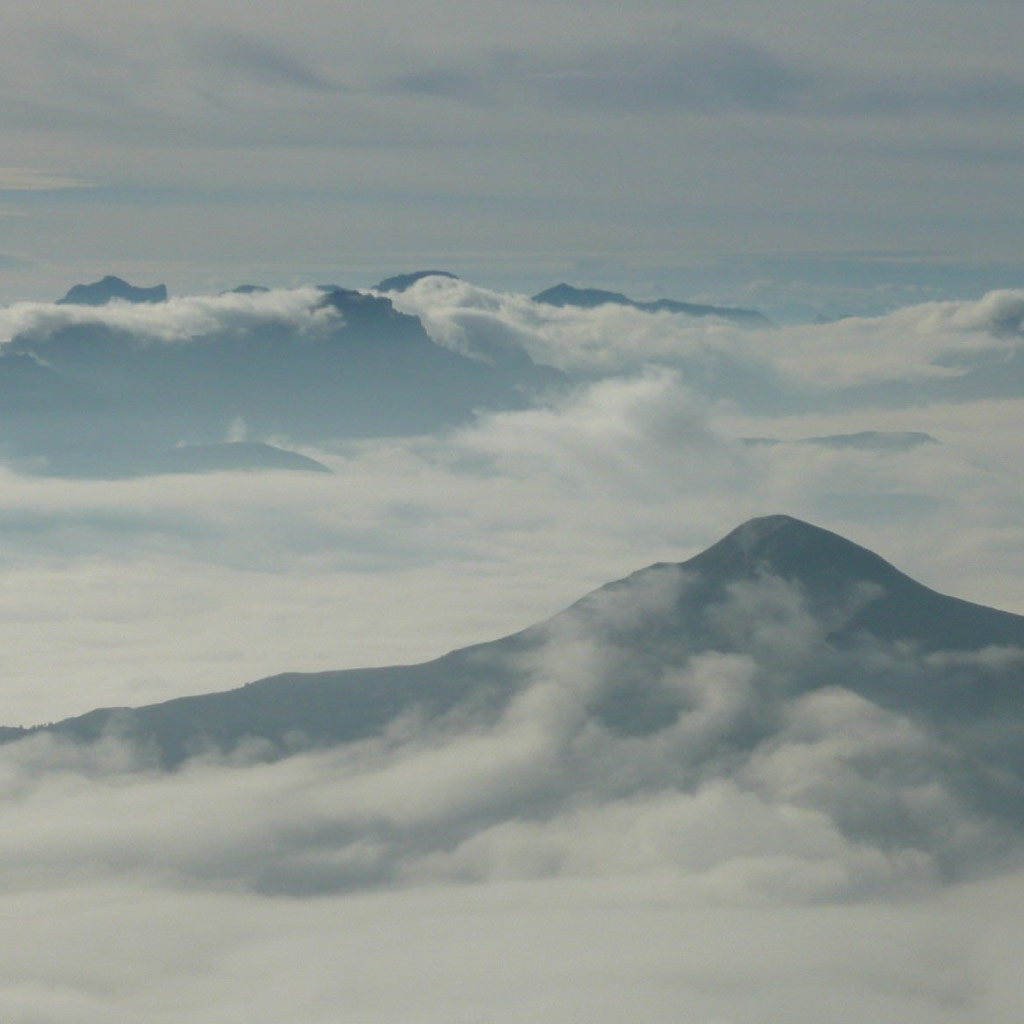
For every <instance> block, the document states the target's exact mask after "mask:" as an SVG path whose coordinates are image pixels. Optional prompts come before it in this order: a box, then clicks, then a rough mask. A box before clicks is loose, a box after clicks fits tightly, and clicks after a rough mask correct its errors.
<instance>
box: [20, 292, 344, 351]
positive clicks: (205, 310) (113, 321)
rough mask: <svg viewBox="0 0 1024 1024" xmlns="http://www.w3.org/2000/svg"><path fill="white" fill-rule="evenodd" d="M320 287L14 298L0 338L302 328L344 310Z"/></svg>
mask: <svg viewBox="0 0 1024 1024" xmlns="http://www.w3.org/2000/svg"><path fill="white" fill-rule="evenodd" d="M322 299H323V293H322V292H321V291H320V290H319V289H318V288H315V287H311V286H310V287H303V288H292V289H287V288H279V289H272V290H270V291H266V292H253V293H245V294H243V293H238V292H228V293H226V294H223V295H190V296H182V297H180V298H171V299H168V300H167V301H166V302H159V303H130V302H119V301H116V300H115V301H113V302H110V303H108V304H107V305H105V306H79V305H56V304H54V303H48V302H15V303H13V304H12V305H10V306H3V307H0V341H2V342H9V341H10V340H11V339H12V338H14V337H16V336H17V335H19V334H28V335H36V336H42V337H46V336H48V335H51V334H53V333H55V332H56V331H59V330H61V329H63V328H69V327H77V326H92V325H95V326H99V327H104V328H107V329H110V330H114V331H118V332H121V333H122V334H123V335H124V336H125V337H126V338H131V339H136V340H137V341H138V342H139V343H140V344H147V343H152V342H155V341H162V342H181V341H188V340H191V339H194V338H201V337H207V336H210V335H224V334H231V333H234V332H237V331H244V330H251V329H253V328H259V327H266V326H284V327H288V328H290V329H291V330H293V331H295V332H296V333H297V334H298V335H299V336H301V335H302V334H307V333H308V334H314V333H315V332H316V331H317V330H319V329H321V328H323V327H325V326H327V325H330V324H332V323H333V324H336V323H337V322H338V318H339V316H340V314H339V313H338V310H336V309H334V308H333V307H331V306H325V305H324V304H323V302H322Z"/></svg>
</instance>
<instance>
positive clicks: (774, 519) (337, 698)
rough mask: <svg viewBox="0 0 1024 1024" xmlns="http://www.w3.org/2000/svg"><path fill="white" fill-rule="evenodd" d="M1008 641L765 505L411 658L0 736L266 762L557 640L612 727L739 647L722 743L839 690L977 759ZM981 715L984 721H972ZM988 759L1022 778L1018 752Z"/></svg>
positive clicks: (743, 744) (529, 672)
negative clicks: (561, 601)
mask: <svg viewBox="0 0 1024 1024" xmlns="http://www.w3.org/2000/svg"><path fill="white" fill-rule="evenodd" d="M1022 650H1024V617H1021V616H1016V615H1011V614H1009V613H1006V612H1001V611H997V610H994V609H990V608H985V607H982V606H979V605H975V604H971V603H969V602H966V601H961V600H959V599H956V598H952V597H946V596H943V595H941V594H938V593H936V592H935V591H932V590H929V589H928V588H926V587H924V586H922V585H921V584H919V583H916V582H915V581H913V580H912V579H910V578H909V577H907V576H905V575H904V574H903V573H901V572H899V571H898V570H897V569H895V568H894V567H893V566H891V565H890V564H889V563H888V562H886V561H884V560H883V559H882V558H880V557H878V556H877V555H875V554H873V553H872V552H870V551H868V550H866V549H865V548H862V547H859V546H858V545H856V544H853V543H851V542H849V541H847V540H844V539H843V538H841V537H839V536H837V535H836V534H834V533H830V532H829V531H827V530H823V529H820V528H818V527H815V526H811V525H809V524H807V523H803V522H801V521H799V520H796V519H792V518H790V517H787V516H768V517H764V518H761V519H755V520H751V521H749V522H747V523H745V524H743V525H742V526H740V527H739V528H737V529H736V530H734V531H732V532H731V533H730V534H729V535H728V536H726V537H725V538H723V539H722V540H721V541H719V542H718V543H716V544H714V545H713V546H712V547H710V548H708V549H707V550H706V551H704V552H702V553H701V554H699V555H697V556H696V557H694V558H692V559H690V560H689V561H687V562H683V563H681V564H657V565H653V566H650V567H648V568H647V569H644V570H641V571H639V572H637V573H634V574H633V575H632V576H629V577H627V578H625V579H623V580H619V581H616V582H614V583H611V584H608V585H606V586H605V587H602V588H600V589H599V590H597V591H595V592H593V593H592V594H590V595H588V596H586V597H585V598H583V599H582V600H581V601H579V602H577V603H576V604H575V605H573V606H572V607H571V608H569V609H567V610H566V611H564V612H562V613H560V614H559V615H556V616H555V617H554V618H552V619H550V620H549V621H547V622H545V623H541V624H539V625H536V626H533V627H530V628H529V629H526V630H524V631H522V632H521V633H517V634H514V635H512V636H509V637H505V638H503V639H501V640H497V641H494V642H491V643H485V644H480V645H477V646H475V647H470V648H465V649H462V650H458V651H454V652H452V653H451V654H448V655H446V656H444V657H443V658H440V659H437V660H435V661H432V662H428V663H426V664H421V665H412V666H398V667H393V668H381V669H354V670H347V671H339V672H321V673H314V674H288V675H283V676H275V677H272V678H269V679H264V680H260V681H259V682H255V683H251V684H249V685H247V686H245V687H242V688H241V689H237V690H232V691H227V692H224V693H216V694H208V695H204V696H196V697H188V698H182V699H178V700H171V701H168V702H166V703H163V704H158V705H150V706H147V707H142V708H137V709H127V708H120V709H99V710H96V711H93V712H90V713H89V714H86V715H83V716H79V717H76V718H71V719H67V720H65V721H62V722H58V723H56V724H54V725H50V726H45V727H41V728H37V729H35V730H25V731H20V732H17V733H11V734H8V735H7V736H6V738H8V739H10V738H16V737H17V736H23V735H26V734H28V733H30V732H39V731H48V732H51V733H53V734H55V735H60V736H65V737H69V738H72V739H75V740H80V741H87V742H91V741H95V740H97V739H99V738H101V737H102V736H104V735H105V734H107V733H110V732H111V731H113V732H114V733H115V734H116V735H118V736H121V737H124V738H129V739H131V740H133V741H135V742H137V743H139V744H140V745H141V746H143V747H144V748H148V749H149V750H150V751H152V752H154V753H155V754H156V756H157V757H158V760H159V761H160V762H161V763H162V764H164V765H165V766H173V765H176V764H179V763H181V761H183V760H184V759H186V758H187V757H189V756H191V755H193V754H197V753H201V752H203V751H206V750H211V749H212V750H219V751H231V750H233V749H235V748H236V747H238V745H239V744H242V743H244V742H246V741H247V740H258V741H259V742H260V743H261V744H263V749H262V756H265V757H270V758H278V757H282V756H287V755H288V754H289V753H291V752H293V751H295V750H299V749H305V748H309V747H322V746H329V745H332V744H338V743H348V742H352V741H355V740H359V739H364V738H366V737H369V736H374V735H381V734H383V733H384V732H385V731H386V730H387V729H388V728H389V727H391V726H393V725H394V723H395V722H396V721H398V720H399V719H402V718H404V719H407V720H413V719H415V720H418V721H421V722H423V723H432V727H437V726H438V723H442V722H448V723H449V724H451V723H460V726H459V727H466V726H467V725H469V724H472V723H475V726H474V727H479V726H480V725H481V724H482V723H493V722H494V721H495V720H496V719H497V718H498V717H500V716H501V715H502V714H503V713H504V711H505V710H506V709H507V707H508V706H509V705H510V703H511V702H512V701H514V700H515V699H517V697H518V696H520V695H521V694H522V693H524V692H525V691H526V690H528V689H529V688H530V687H531V686H533V685H535V684H536V683H537V681H538V679H542V680H547V679H548V677H549V676H550V677H551V678H555V677H558V676H559V674H560V673H561V674H564V671H563V668H558V669H557V670H554V669H551V668H550V667H549V665H551V664H556V665H557V664H560V660H559V659H562V658H563V656H564V654H565V652H567V651H569V652H574V653H573V657H577V658H578V660H579V665H578V666H577V667H576V668H574V669H573V670H572V672H570V673H569V675H570V676H572V678H571V679H569V681H568V682H566V683H565V685H567V686H571V687H582V688H584V689H585V690H586V692H587V694H588V696H587V698H586V701H585V707H586V714H587V715H588V716H590V718H591V719H592V721H593V722H594V723H595V725H596V726H598V727H600V728H601V729H604V730H608V731H610V732H611V733H614V734H616V735H621V736H637V737H643V736H650V735H655V734H657V733H659V732H661V731H663V730H666V729H670V728H672V727H673V726H674V725H675V724H676V723H677V722H678V721H679V720H680V717H681V716H684V715H685V714H686V713H687V711H688V708H689V707H690V702H691V701H692V694H688V693H687V691H686V688H685V687H680V686H679V685H678V683H677V682H675V681H674V680H676V678H677V677H678V676H679V675H680V674H685V673H687V672H690V671H691V670H692V669H693V666H694V665H697V664H699V663H700V662H701V659H706V658H708V657H711V656H713V657H715V658H726V659H729V658H732V659H736V658H741V659H745V663H749V665H750V666H751V671H752V672H753V673H754V675H755V676H756V678H757V680H758V682H757V686H758V688H759V689H758V691H757V694H756V697H757V700H756V702H755V703H754V704H752V706H751V708H750V709H748V713H747V714H746V715H745V717H743V718H742V719H738V720H737V721H736V722H735V723H734V725H733V728H732V730H731V734H730V736H729V737H728V740H727V742H728V744H731V745H733V746H735V747H736V748H737V749H753V748H754V747H756V746H757V745H758V744H759V743H761V742H763V741H764V740H765V739H766V738H767V737H769V736H770V735H771V733H772V730H773V729H775V728H777V727H778V722H779V720H780V716H781V715H783V714H784V711H785V707H786V706H787V702H791V701H793V700H796V699H798V698H799V697H800V696H801V695H804V694H808V693H813V692H815V691H816V690H820V689H822V688H827V687H833V686H841V687H842V688H843V689H844V690H846V691H848V692H850V693H851V694H855V695H857V697H858V698H859V699H862V700H866V701H870V702H871V703H872V704H874V705H876V706H878V707H880V708H885V709H888V710H890V711H893V712H896V713H899V714H901V715H906V716H909V717H910V718H911V719H913V720H914V721H916V722H918V723H921V724H922V726H923V727H926V728H928V729H930V730H933V731H936V734H942V735H943V736H945V737H947V738H950V739H951V742H955V743H961V741H962V742H963V743H964V744H966V745H967V746H968V747H970V751H971V756H977V757H982V758H984V757H987V756H989V755H990V754H991V755H992V756H996V754H997V753H998V751H997V750H996V748H999V750H1002V748H1003V745H1005V744H1008V743H1010V739H1008V738H1007V737H1009V736H1010V735H1011V734H1012V736H1016V735H1017V733H1018V732H1019V727H1020V722H1021V716H1022V713H1024V685H1022V669H1024V660H1022V658H1021V656H1020V651H1022ZM552 673H553V675H552ZM560 685H561V684H560ZM989 719H991V720H993V721H996V720H998V721H999V722H1000V723H1001V724H1000V725H999V727H998V728H996V729H993V730H989V732H988V733H986V731H985V730H984V729H983V728H981V725H982V724H983V723H984V722H986V721H988V720H989ZM453 727H454V726H453ZM1007 730H1009V732H1007ZM1000 737H1002V738H1000ZM3 738H5V737H4V736H3V734H0V739H3ZM965 749H966V747H965ZM1004 753H1005V752H1004ZM998 756H1004V754H999V755H998ZM1006 756H1009V757H1010V758H1011V761H1013V763H1012V764H1011V770H1012V773H1014V775H1015V777H1017V776H1018V775H1020V776H1024V768H1022V766H1021V765H1019V764H1018V762H1020V754H1019V753H1012V752H1010V753H1009V754H1006ZM1013 759H1015V760H1013ZM1004 767H1005V765H1004Z"/></svg>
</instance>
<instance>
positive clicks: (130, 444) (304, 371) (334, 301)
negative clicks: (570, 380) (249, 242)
mask: <svg viewBox="0 0 1024 1024" xmlns="http://www.w3.org/2000/svg"><path fill="white" fill-rule="evenodd" d="M319 301H320V303H321V305H322V307H323V308H324V309H325V310H331V311H333V312H334V313H335V314H336V315H335V316H334V317H332V318H328V319H326V320H325V321H324V323H323V324H322V325H321V328H320V329H319V330H318V331H316V332H314V333H308V332H301V331H299V330H298V328H296V327H294V326H293V325H291V324H290V323H289V322H285V321H281V320H279V319H275V318H273V317H271V316H266V317H262V318H260V317H257V318H250V319H244V318H238V320H237V322H235V321H230V322H228V323H227V325H226V326H224V327H222V328H219V329H218V330H217V332H215V333H210V334H205V335H202V336H198V337H194V338H189V339H185V340H181V341H174V342H162V341H155V340H153V339H150V338H146V337H141V338H140V337H137V336H135V335H133V334H132V333H131V332H130V331H128V330H126V329H123V328H119V327H116V326H113V325H111V324H109V323H106V322H104V321H103V320H102V319H99V320H96V321H92V322H68V323H64V324H62V325H60V326H57V327H56V328H51V327H49V326H46V327H40V328H38V329H35V330H28V331H24V332H22V333H21V334H19V335H16V336H15V337H14V338H13V339H12V340H11V341H10V343H9V344H8V345H7V346H5V348H4V351H3V353H2V354H0V397H4V396H9V398H10V401H9V402H6V403H4V404H3V405H0V436H2V437H3V440H4V443H5V447H6V451H7V452H8V454H10V455H12V456H13V457H15V458H21V459H26V458H27V459H35V460H37V461H38V462H39V464H40V465H42V466H44V467H45V471H47V472H50V473H55V474H65V475H86V476H103V475H111V474H113V475H120V474H122V473H125V472H129V473H135V472H139V471H140V469H139V467H145V466H146V465H150V464H152V465H157V464H158V463H159V462H160V460H161V459H163V458H164V454H163V453H166V452H167V451H168V450H169V449H173V448H175V447H176V446H179V445H181V444H183V443H184V444H189V445H210V444H215V443H218V442H220V441H221V440H222V439H223V438H224V436H225V434H226V432H227V429H228V427H229V425H230V424H231V423H233V422H234V421H235V420H237V419H241V420H243V421H244V422H245V424H246V426H247V429H248V436H250V437H253V438H256V439H259V438H266V437H271V436H274V437H286V438H288V439H290V440H291V441H293V442H294V443H298V444H301V443H303V442H306V443H311V442H321V441H328V440H333V439H336V438H353V437H375V436H388V435H409V434H419V433H430V432H435V431H438V430H443V429H446V428H449V427H452V426H455V425H457V424H459V423H462V422H465V421H466V420H468V419H469V418H471V417H472V416H473V414H474V413H475V412H476V410H478V409H485V408H489V409H508V408H517V407H522V406H524V405H527V404H529V403H530V401H531V400H532V398H533V397H534V395H535V394H536V393H537V391H538V389H541V388H548V387H551V386H553V385H557V384H559V383H560V382H561V381H562V375H561V374H560V373H559V372H558V371H556V370H551V369H550V368H546V367H538V366H537V365H536V364H534V363H533V362H532V361H531V360H530V359H529V357H528V356H526V354H525V353H523V352H519V353H515V354H514V355H515V358H512V357H509V358H505V359H502V360H498V359H490V360H488V359H483V358H469V357H468V356H466V355H462V354H460V353H457V352H454V351H452V350H451V349H449V348H446V347H444V346H442V345H438V344H436V343H435V342H434V341H432V340H431V338H430V337H429V336H428V335H427V333H426V331H425V330H424V329H423V325H422V324H421V323H420V321H419V319H418V318H417V317H415V316H410V315H408V314H405V313H400V312H398V311H397V310H396V309H395V308H394V306H393V305H392V304H391V301H390V299H387V298H383V297H380V296H375V295H370V294H366V293H361V292H357V291H351V290H348V289H342V288H332V289H330V290H326V291H324V292H323V295H322V298H321V299H320V300H319ZM182 457H183V456H179V458H182Z"/></svg>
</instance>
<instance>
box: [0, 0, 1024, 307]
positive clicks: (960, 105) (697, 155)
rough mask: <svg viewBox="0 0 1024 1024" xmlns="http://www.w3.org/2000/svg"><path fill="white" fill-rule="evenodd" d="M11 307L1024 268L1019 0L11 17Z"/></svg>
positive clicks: (776, 302) (74, 7)
mask: <svg viewBox="0 0 1024 1024" xmlns="http://www.w3.org/2000/svg"><path fill="white" fill-rule="evenodd" d="M6 10H7V15H8V17H7V19H6V24H7V26H8V27H7V30H6V31H5V33H4V38H3V40H2V42H0V47H2V54H3V67H4V73H3V76H2V79H0V89H2V95H3V111H4V117H3V121H2V122H0V144H2V152H3V153H4V161H3V163H4V166H3V167H0V230H2V234H0V297H2V298H3V300H4V301H13V300H15V299H19V298H35V299H46V298H55V297H57V296H59V295H60V294H62V293H63V291H64V290H65V289H66V287H67V286H68V285H69V284H70V283H73V282H74V281H78V280H94V279H96V278H98V277H100V276H102V274H103V273H105V272H108V271H110V272H115V273H120V274H121V276H124V277H127V278H129V279H130V280H133V281H136V282H137V283H139V284H148V283H155V282H156V281H158V280H159V281H163V282H166V283H167V284H168V285H169V287H170V288H171V290H172V292H177V293H179V294H181V293H187V292H195V291H207V290H212V289H216V288H220V287H228V286H231V285H235V284H238V283H241V282H243V281H250V280H258V281H259V282H260V283H265V284H273V285H285V284H299V283H308V282H310V281H319V280H331V281H334V280H338V281H339V282H340V283H342V284H346V285H350V286H357V287H366V286H368V285H371V284H372V283H373V282H374V281H375V280H377V279H379V278H380V277H381V276H383V275H384V274H387V273H393V272H398V271H403V270H413V269H420V268H422V267H426V266H440V267H441V268H442V269H448V270H451V271H453V272H455V273H460V274H464V275H466V276H470V277H472V278H473V279H474V280H477V281H478V282H480V283H482V284H486V285H489V286H491V287H499V288H514V289H516V290H521V291H527V292H531V291H538V290H540V289H541V288H543V287H546V286H547V285H549V284H552V283H555V281H557V280H562V279H569V280H571V281H573V283H580V284H595V285H602V286H605V287H609V286H610V287H619V288H622V289H624V290H631V291H633V292H636V293H637V294H638V297H641V298H651V297H654V296H655V295H658V294H668V295H670V296H672V297H676V298H681V299H687V298H689V299H696V300H699V299H705V300H711V301H718V302H728V303H731V304H734V305H737V304H742V305H755V306H757V305H760V306H767V307H770V308H768V309H766V311H767V312H769V313H770V314H771V315H774V316H775V317H777V318H783V319H790V320H799V319H813V317H814V316H815V315H816V314H821V313H824V314H826V315H838V314H841V313H850V312H854V313H859V312H880V311H884V310H888V309H892V308H895V307H898V306H899V305H902V304H906V303H907V302H910V301H915V300H925V299H929V298H960V297H963V298H967V297H978V296H980V295H981V294H982V293H983V292H984V291H986V290H988V289H989V288H993V287H1012V286H1014V285H1015V284H1016V283H1017V282H1018V280H1019V275H1020V269H1021V260H1020V257H1019V245H1018V239H1019V235H1020V228H1021V223H1020V216H1021V215H1020V203H1019V194H1020V190H1019V181H1020V177H1021V161H1022V159H1024V148H1022V147H1021V145H1020V143H1019V142H1018V141H1017V140H1018V137H1019V136H1020V131H1019V126H1020V116H1021V110H1022V104H1024V75H1022V74H1021V72H1020V69H1019V61H1018V53H1017V47H1016V40H1017V39H1018V38H1019V37H1020V35H1021V31H1022V29H1024V25H1022V21H1024V14H1022V12H1021V9H1020V5H1019V4H1015V3H1012V2H1008V0H993V2H992V3H986V4H985V5H984V7H983V8H981V9H978V8H974V7H970V6H965V5H963V4H956V3H953V2H951V0H899V2H895V0H871V2H868V3H865V4H859V5H857V6H856V8H850V9H842V8H839V7H836V6H835V5H830V6H827V7H822V6H821V5H820V4H812V3H809V2H807V0H787V2H785V3H782V4H779V5H776V6H774V7H773V9H772V13H771V17H770V18H769V17H765V16H764V12H763V9H762V8H760V7H759V6H757V5H754V4H752V3H750V2H746V0H725V2H723V3H719V4H715V5H713V6H711V7H709V6H708V5H698V4H691V3H679V2H677V0H673V2H671V3H669V2H658V0H632V2H630V3H628V4H622V3H614V4H613V3H610V2H603V0H588V2H586V3H574V4H568V3H525V4H520V5H517V7H516V10H515V11H514V12H513V11H509V10H507V9H505V8H499V7H497V6H493V5H480V4H471V3H468V2H461V0H444V2H442V3H435V4H430V5H429V6H428V5H425V4H421V3H415V2H409V0H399V2H397V3H394V4H389V5H387V6H386V7H380V8H369V7H367V6H366V5H359V6H355V5H351V4H336V3H324V2H318V0H302V2H300V3H298V4H296V5H292V7H290V8H289V9H288V10H287V11H284V10H281V9H277V8H274V7H273V6H267V5H263V6H261V7H258V8H255V9H254V8H253V7H252V6H251V5H243V4H239V3H233V2H229V0H212V2H203V3H199V2H196V0H183V2H182V3H180V4H175V5H174V6H173V7H170V8H157V7H155V6H153V5H144V6H140V5H138V4H130V3H122V2H111V3H103V4H99V3H96V2H95V0H82V2H76V3H66V2H58V3H52V4H47V5H45V6H44V7H40V6H39V5H33V4H28V3H22V2H20V0H12V2H11V3H9V4H8V5H7V8H6Z"/></svg>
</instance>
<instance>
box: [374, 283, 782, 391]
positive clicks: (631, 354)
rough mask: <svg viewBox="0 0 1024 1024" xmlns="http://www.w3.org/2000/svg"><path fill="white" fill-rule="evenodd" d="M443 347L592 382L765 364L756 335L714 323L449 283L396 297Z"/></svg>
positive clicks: (415, 288) (416, 287)
mask: <svg viewBox="0 0 1024 1024" xmlns="http://www.w3.org/2000/svg"><path fill="white" fill-rule="evenodd" d="M390 297H391V298H392V300H393V301H394V303H395V305H396V307H398V308H399V309H402V310H404V311H407V312H410V313H414V314H415V315H417V316H419V317H420V318H421V320H422V321H423V324H424V327H425V328H426V330H427V331H428V333H429V334H430V335H431V337H432V338H434V340H435V341H437V342H439V343H440V344H446V345H449V346H451V347H452V348H455V349H457V350H459V351H463V352H465V353H467V354H469V353H473V352H475V351H482V352H484V353H486V352H487V350H488V349H489V348H490V347H492V346H493V347H500V346H502V345H503V344H504V345H509V344H517V345H520V346H522V347H523V348H525V349H526V350H527V351H528V352H529V353H530V355H531V356H532V357H533V358H534V359H535V360H537V361H538V362H542V363H547V364H549V365H552V366H557V367H559V368H561V369H564V370H569V371H576V372H581V373H585V374H593V373H623V372H629V371H635V370H638V369H641V368H643V367H645V366H649V365H651V364H654V363H662V364H667V365H675V364H678V363H679V362H680V361H681V360H699V359H701V358H704V359H705V360H710V359H711V358H712V357H713V356H714V355H716V354H718V355H727V356H730V357H732V358H735V359H737V360H745V361H749V362H752V363H755V364H759V365H764V368H765V370H767V366H766V364H763V356H762V355H761V347H762V345H763V341H762V340H761V338H760V335H759V333H758V332H757V331H752V330H751V329H749V328H738V327H736V326H735V325H731V324H729V323H728V322H726V321H723V320H720V319H718V318H715V317H692V316H688V315H686V314H673V313H648V312H644V311H641V310H638V309H634V308H632V307H630V306H619V305H605V306H599V307H597V308H594V309H584V308H581V307H577V306H551V305H548V304H546V303H536V302H533V301H531V300H530V299H528V298H527V297H526V296H523V295H518V294H515V293H509V292H496V291H493V290H490V289H486V288H481V287H479V286H477V285H471V284H468V283H467V282H465V281H460V280H455V279H452V278H444V277H436V276H435V277H426V278H422V279H421V280H419V281H417V282H416V283H415V284H413V285H412V286H411V287H410V288H408V289H406V290H405V291H404V292H402V293H400V294H398V295H393V296H390Z"/></svg>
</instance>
